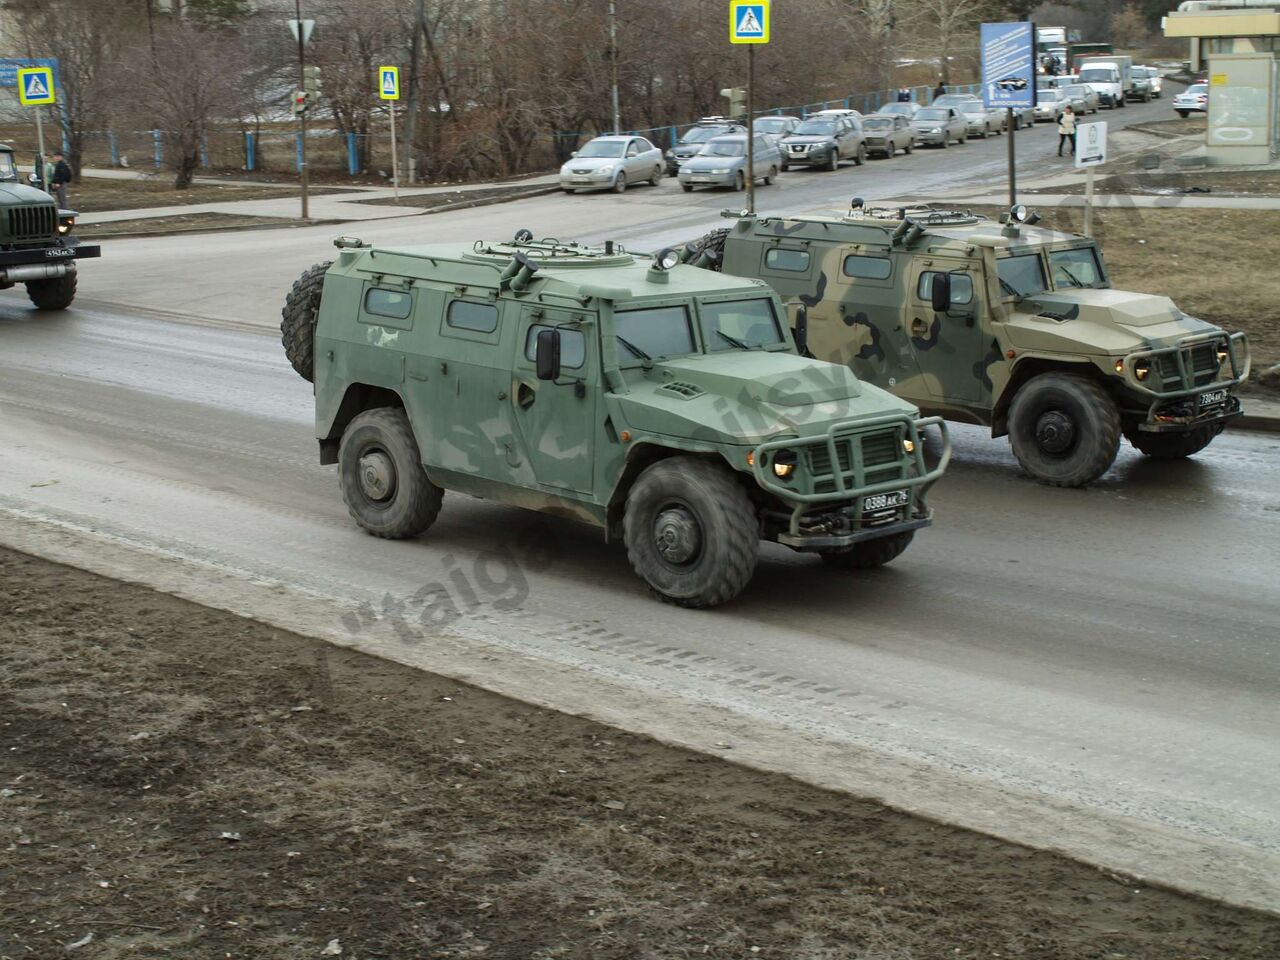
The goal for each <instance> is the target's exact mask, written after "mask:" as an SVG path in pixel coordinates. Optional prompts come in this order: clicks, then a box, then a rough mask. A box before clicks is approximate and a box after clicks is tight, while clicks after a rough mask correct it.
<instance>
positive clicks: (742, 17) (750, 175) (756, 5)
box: [729, 0, 769, 213]
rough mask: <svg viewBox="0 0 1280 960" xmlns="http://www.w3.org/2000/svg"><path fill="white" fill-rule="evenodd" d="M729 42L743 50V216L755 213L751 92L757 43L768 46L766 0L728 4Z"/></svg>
mask: <svg viewBox="0 0 1280 960" xmlns="http://www.w3.org/2000/svg"><path fill="white" fill-rule="evenodd" d="M729 42H730V43H745V44H748V46H747V212H748V213H755V212H756V134H755V108H756V99H755V90H756V48H755V45H756V44H757V43H768V42H769V0H730V2H729Z"/></svg>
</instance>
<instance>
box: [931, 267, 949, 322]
mask: <svg viewBox="0 0 1280 960" xmlns="http://www.w3.org/2000/svg"><path fill="white" fill-rule="evenodd" d="M929 300H930V302H931V303H932V305H933V312H934V313H946V312H947V311H948V310H950V309H951V275H950V274H946V273H935V274H934V275H933V285H932V286H931V287H930V289H929Z"/></svg>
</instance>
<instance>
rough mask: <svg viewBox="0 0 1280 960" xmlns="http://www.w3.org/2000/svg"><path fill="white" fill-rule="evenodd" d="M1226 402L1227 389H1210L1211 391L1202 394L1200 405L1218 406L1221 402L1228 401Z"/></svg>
mask: <svg viewBox="0 0 1280 960" xmlns="http://www.w3.org/2000/svg"><path fill="white" fill-rule="evenodd" d="M1226 402H1227V391H1226V390H1209V391H1206V392H1205V393H1202V394H1200V406H1202V407H1212V406H1216V405H1217V404H1219V403H1226Z"/></svg>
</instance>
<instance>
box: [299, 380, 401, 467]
mask: <svg viewBox="0 0 1280 960" xmlns="http://www.w3.org/2000/svg"><path fill="white" fill-rule="evenodd" d="M378 407H399V408H400V409H401V410H404V409H406V407H405V402H404V398H403V397H402V396H400V394H399V393H397V392H396V391H395V390H392V389H390V388H389V387H378V386H374V385H373V384H370V383H350V384H347V389H346V392H345V393H343V395H342V402H341V403H339V404H338V409H337V412H336V413H335V414H334V415H333V419H332V420H330V421H329V427H328V429H327V430H326V431H325V433H324V436H322V437H320V438H319V440H320V463H321V464H331V463H337V462H338V446H339V444H341V442H342V434H343V432H344V431H345V430H346V429H347V424H349V423H350V422H351V421H352V420H354V419H355V418H356V417H357V416H359V415H360V414H362V413H364V412H365V411H366V410H373V409H376V408H378Z"/></svg>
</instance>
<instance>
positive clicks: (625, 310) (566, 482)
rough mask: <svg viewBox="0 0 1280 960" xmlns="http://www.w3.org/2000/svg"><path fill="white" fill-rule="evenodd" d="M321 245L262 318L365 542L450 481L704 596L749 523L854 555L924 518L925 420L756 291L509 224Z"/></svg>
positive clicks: (852, 564)
mask: <svg viewBox="0 0 1280 960" xmlns="http://www.w3.org/2000/svg"><path fill="white" fill-rule="evenodd" d="M336 244H337V246H338V247H339V250H340V253H339V254H338V257H337V260H336V261H334V262H331V263H327V264H320V265H318V266H316V267H313V268H311V269H310V270H308V271H307V272H306V273H305V274H303V276H302V277H301V279H299V280H298V281H297V282H296V283H295V284H294V287H293V290H292V291H291V292H290V293H289V295H288V298H287V300H286V303H285V307H284V311H283V321H282V324H281V329H282V333H283V340H284V345H285V350H286V353H287V354H288V356H289V358H290V360H291V362H292V363H293V365H294V367H295V369H297V370H298V372H299V373H301V374H302V375H303V376H305V377H307V378H308V379H312V380H313V381H314V383H315V403H316V436H317V437H318V438H319V441H320V461H321V463H326V464H333V463H336V464H337V465H338V474H339V479H340V485H341V488H342V494H343V497H344V499H345V500H346V503H347V507H348V509H349V511H350V513H351V515H352V517H353V518H354V519H355V521H356V522H357V523H358V524H359V525H360V526H362V527H363V528H364V529H365V530H367V531H368V532H369V533H372V534H374V535H375V536H380V537H390V538H405V537H414V536H417V535H418V534H420V533H422V532H423V531H425V530H426V529H427V528H428V527H430V526H431V524H432V522H433V521H434V520H435V519H436V515H437V514H438V513H439V511H440V505H441V498H442V497H443V494H444V491H445V490H454V491H458V492H460V493H466V494H470V495H472V496H476V497H483V498H485V499H490V500H497V501H500V502H504V503H510V504H515V505H518V506H523V507H528V508H530V509H533V510H540V511H544V512H547V513H550V514H555V515H559V516H563V517H569V518H573V519H576V520H581V521H585V522H587V523H590V524H594V525H596V526H598V527H600V528H601V529H602V531H603V532H604V534H605V536H606V538H614V537H620V538H621V539H622V540H623V541H624V542H625V544H626V547H627V553H628V556H629V558H630V561H631V564H632V566H633V567H634V568H635V570H636V572H637V573H638V574H639V575H640V576H641V577H642V578H643V579H644V580H645V581H646V582H647V583H648V584H649V586H650V587H651V588H652V589H653V591H654V592H655V593H656V594H657V595H658V596H659V597H660V598H661V599H663V600H666V601H669V602H672V603H676V604H680V605H683V606H690V607H709V606H714V605H716V604H720V603H723V602H725V601H727V600H729V599H731V598H732V597H734V596H735V595H736V594H737V593H738V592H739V591H741V590H742V588H743V587H744V586H745V585H746V583H747V581H748V580H749V579H750V578H751V575H752V573H753V571H754V569H755V565H756V557H757V553H758V549H759V546H758V544H759V541H760V540H762V539H763V540H772V541H776V542H778V543H782V544H785V545H787V546H789V547H792V548H793V549H795V550H800V551H807V552H811V553H816V554H819V555H820V556H821V557H822V558H823V559H824V560H826V561H827V562H828V563H830V564H832V565H834V566H836V567H838V568H845V569H855V568H866V567H874V566H878V565H880V564H882V563H886V562H888V561H889V560H891V559H893V558H894V557H895V556H897V555H898V554H899V553H901V552H902V550H904V549H905V548H906V546H907V544H908V543H909V542H910V540H911V538H912V536H913V534H914V532H915V531H916V530H918V529H920V528H921V527H924V526H927V525H928V524H929V523H930V513H929V509H928V507H927V506H926V504H925V493H926V491H927V490H928V488H929V487H930V486H931V485H932V484H933V483H934V482H935V481H936V480H937V479H938V477H939V476H940V475H941V474H942V471H943V470H944V469H945V466H946V461H947V460H948V459H949V457H950V446H949V444H948V441H947V439H946V431H945V426H944V424H943V423H942V422H941V421H940V420H934V421H930V420H921V419H919V417H918V415H917V411H916V409H915V408H914V407H912V406H911V404H909V403H906V402H904V401H902V400H899V399H898V398H896V397H894V396H892V395H891V394H889V393H886V392H885V391H882V390H879V389H877V388H875V387H871V386H868V385H865V384H861V383H859V382H858V381H857V379H856V378H855V377H854V376H853V375H852V374H851V373H850V372H849V371H848V369H847V368H845V367H841V366H838V365H835V364H828V363H822V362H819V361H815V360H811V359H806V358H804V357H800V356H798V355H797V354H796V351H795V347H794V344H793V342H792V340H791V337H790V334H789V332H788V330H787V326H786V323H785V317H784V314H783V309H782V306H781V303H780V301H779V300H778V298H777V296H776V295H775V294H774V293H773V291H771V290H770V289H769V288H768V286H767V285H766V284H764V283H761V282H759V281H752V280H740V279H737V278H735V277H729V276H719V275H716V274H714V273H710V272H708V271H706V270H702V269H698V268H696V267H694V266H685V265H680V263H679V259H680V257H679V254H678V253H677V252H676V251H671V250H668V251H663V252H662V253H661V254H660V255H658V256H657V257H650V256H647V255H639V254H630V253H627V252H626V251H624V250H623V249H621V248H616V249H615V248H614V247H613V246H612V244H606V245H605V247H604V248H603V249H601V248H591V247H586V246H580V245H578V244H575V243H561V242H557V241H552V240H546V241H537V242H535V241H534V240H533V239H532V236H531V234H530V233H529V232H528V231H521V232H520V233H518V234H517V235H516V238H515V240H513V241H511V242H507V243H476V244H474V245H461V244H452V245H432V246H422V247H402V248H401V247H397V248H378V247H371V246H369V245H367V244H365V243H363V242H361V241H359V240H351V239H346V238H342V239H339V240H338V241H336ZM926 427H936V429H937V430H938V432H939V433H941V435H942V452H941V455H940V462H938V463H937V464H936V465H934V466H932V467H930V466H929V465H928V464H926V461H925V458H924V455H923V454H924V449H923V444H922V442H921V431H922V430H924V429H925V428H926Z"/></svg>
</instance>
